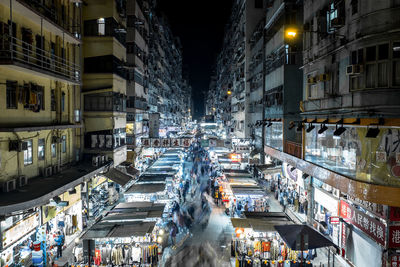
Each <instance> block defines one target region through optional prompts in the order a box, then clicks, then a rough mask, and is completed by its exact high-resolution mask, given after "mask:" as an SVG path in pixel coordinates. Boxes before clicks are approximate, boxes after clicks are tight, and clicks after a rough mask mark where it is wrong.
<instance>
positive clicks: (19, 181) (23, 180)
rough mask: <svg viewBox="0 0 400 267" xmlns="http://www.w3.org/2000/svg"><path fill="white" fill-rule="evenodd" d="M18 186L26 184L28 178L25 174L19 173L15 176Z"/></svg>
mask: <svg viewBox="0 0 400 267" xmlns="http://www.w3.org/2000/svg"><path fill="white" fill-rule="evenodd" d="M17 184H18V187H23V186H25V185H27V184H28V178H27V177H26V176H25V175H21V176H19V177H18V178H17Z"/></svg>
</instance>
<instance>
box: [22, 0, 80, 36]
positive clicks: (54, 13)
mask: <svg viewBox="0 0 400 267" xmlns="http://www.w3.org/2000/svg"><path fill="white" fill-rule="evenodd" d="M18 1H19V2H21V3H22V4H23V5H25V6H29V7H30V8H32V9H33V10H35V11H36V12H37V13H39V14H41V15H42V16H44V17H45V18H47V19H49V20H50V21H52V22H53V23H54V24H56V25H58V26H60V27H61V28H63V29H64V30H66V31H67V32H69V33H71V34H72V35H73V36H74V37H75V38H79V39H80V36H81V21H80V18H79V16H78V18H73V17H68V16H67V15H66V14H65V12H66V11H65V10H66V8H64V16H59V15H58V14H60V13H61V14H63V11H62V10H61V12H60V10H59V9H57V8H56V6H55V5H54V4H52V5H46V4H44V2H45V1H40V0H18ZM46 2H47V1H46ZM60 7H61V6H60ZM60 7H59V8H60ZM77 9H80V7H78V8H77ZM71 12H72V11H71ZM78 12H79V11H78Z"/></svg>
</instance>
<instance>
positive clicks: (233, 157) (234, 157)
mask: <svg viewBox="0 0 400 267" xmlns="http://www.w3.org/2000/svg"><path fill="white" fill-rule="evenodd" d="M230 158H231V161H232V162H240V161H241V159H242V157H241V156H240V154H231V155H230Z"/></svg>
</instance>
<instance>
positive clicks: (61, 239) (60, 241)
mask: <svg viewBox="0 0 400 267" xmlns="http://www.w3.org/2000/svg"><path fill="white" fill-rule="evenodd" d="M54 241H55V242H56V246H57V259H59V258H61V257H62V247H63V246H64V243H65V237H64V234H63V233H62V232H61V231H58V232H57V236H56V238H55V239H54Z"/></svg>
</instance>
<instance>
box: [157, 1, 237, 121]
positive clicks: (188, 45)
mask: <svg viewBox="0 0 400 267" xmlns="http://www.w3.org/2000/svg"><path fill="white" fill-rule="evenodd" d="M157 2H158V10H159V11H161V12H163V13H164V14H165V15H166V16H167V18H168V20H169V23H170V25H171V29H172V31H173V33H174V35H175V36H178V37H179V38H180V39H181V42H182V46H183V63H184V65H186V66H187V70H188V72H189V75H190V84H191V85H192V87H193V100H194V105H195V112H194V119H198V118H199V117H201V116H203V115H204V95H205V94H206V93H207V90H208V86H209V83H210V76H211V74H212V70H213V67H214V64H215V60H216V57H217V55H218V53H219V52H220V50H221V47H222V41H223V35H224V27H225V24H226V23H227V22H228V19H229V15H230V12H231V7H232V1H231V0H201V1H192V0H159V1H157Z"/></svg>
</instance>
